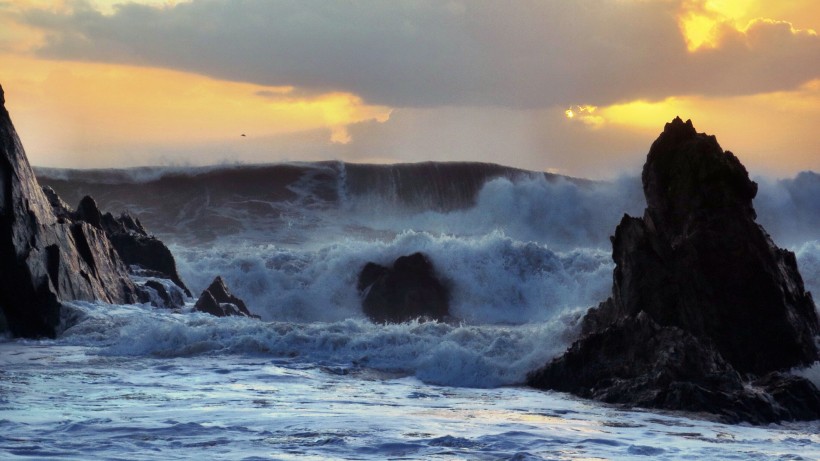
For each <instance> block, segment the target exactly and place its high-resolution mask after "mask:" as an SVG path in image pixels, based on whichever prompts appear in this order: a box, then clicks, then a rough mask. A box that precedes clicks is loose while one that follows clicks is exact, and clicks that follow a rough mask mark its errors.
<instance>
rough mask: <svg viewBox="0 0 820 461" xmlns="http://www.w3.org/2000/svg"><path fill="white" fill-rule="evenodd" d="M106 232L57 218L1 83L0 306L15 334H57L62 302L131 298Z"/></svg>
mask: <svg viewBox="0 0 820 461" xmlns="http://www.w3.org/2000/svg"><path fill="white" fill-rule="evenodd" d="M135 293H136V291H135V287H134V284H133V283H132V282H131V280H130V278H129V277H128V275H127V272H126V268H125V266H124V265H123V263H122V262H121V261H120V259H119V257H118V256H117V254H116V251H115V250H114V249H113V248H112V247H111V245H110V243H109V240H108V238H106V236H105V233H104V232H103V231H102V230H101V229H98V228H96V227H94V226H92V225H90V224H88V223H86V222H83V221H80V220H77V221H74V220H72V219H70V217H67V216H57V215H56V214H55V213H54V211H53V208H52V206H51V204H50V202H49V200H48V198H47V197H46V196H45V194H44V193H43V191H42V189H41V188H40V185H39V184H38V183H37V180H36V178H35V177H34V174H33V172H32V170H31V167H30V165H29V163H28V159H27V158H26V154H25V151H24V150H23V146H22V144H21V142H20V139H19V137H18V136H17V132H16V131H15V129H14V125H13V124H12V122H11V118H10V117H9V113H8V111H6V109H5V97H4V93H3V90H2V87H0V307H1V308H2V311H3V313H4V314H5V316H6V319H7V321H8V325H9V328H10V329H11V331H12V333H13V334H14V335H15V336H27V337H36V336H54V335H55V333H56V328H57V326H58V324H59V320H60V318H59V317H60V301H61V300H86V301H92V300H100V301H105V302H109V303H129V302H134V301H136V295H135Z"/></svg>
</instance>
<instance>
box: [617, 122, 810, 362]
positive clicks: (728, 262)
mask: <svg viewBox="0 0 820 461" xmlns="http://www.w3.org/2000/svg"><path fill="white" fill-rule="evenodd" d="M642 179H643V188H644V194H645V195H646V202H647V208H646V211H645V213H644V218H643V219H642V220H641V219H633V218H624V220H623V221H622V223H621V225H620V226H619V227H618V229H617V230H616V231H615V237H614V240H613V258H614V260H615V263H616V269H615V275H614V282H615V289H614V292H613V297H612V306H611V307H608V309H610V310H613V311H614V312H617V314H616V315H617V316H621V317H622V316H624V315H634V314H637V313H638V312H640V311H645V312H646V313H647V314H649V316H650V317H651V318H652V319H653V320H655V321H656V322H658V323H659V324H660V325H668V326H676V327H680V328H682V329H684V330H686V331H688V332H690V333H692V334H693V335H695V336H697V337H702V338H707V339H709V340H710V341H712V342H713V343H714V344H715V346H716V348H717V349H718V351H719V352H720V354H721V355H722V356H723V358H724V359H726V360H727V361H728V362H729V363H731V364H732V366H733V367H735V368H736V369H737V370H738V371H741V372H753V373H758V374H762V373H767V372H769V371H774V370H782V369H787V368H790V367H793V366H796V365H806V364H809V363H811V362H813V361H814V360H816V359H817V349H816V346H815V343H814V338H813V337H814V335H816V334H818V330H820V328H819V327H818V322H817V317H816V313H815V310H814V302H813V300H812V298H811V295H810V294H808V293H806V291H805V289H804V286H803V280H802V278H801V277H800V274H799V273H798V270H797V264H796V262H795V258H794V254H793V253H791V252H789V251H786V250H782V249H780V248H778V247H777V246H776V245H775V244H774V243H773V242H772V240H771V238H770V237H769V236H768V234H766V232H765V231H764V230H763V228H761V227H760V226H759V225H758V224H757V223H755V221H754V219H755V217H756V215H755V211H754V208H753V207H752V199H753V198H754V196H755V194H756V193H757V184H755V183H754V182H752V181H751V180H749V175H748V173H747V172H746V169H745V168H744V167H743V165H741V163H740V161H738V159H737V157H735V156H734V155H733V154H732V153H731V152H725V153H724V152H723V150H722V149H721V148H720V145H718V143H717V140H716V139H715V137H714V136H707V135H705V134H698V133H697V132H696V131H695V129H694V128H693V127H692V123H691V122H686V123H684V122H683V121H681V119H679V118H678V119H675V120H674V121H673V122H671V123H669V124H667V126H666V128H665V129H664V132H663V133H662V134H661V135H660V137H659V138H658V139H657V140H656V141H655V142H654V143H653V145H652V148H651V149H650V151H649V155H648V156H647V159H646V164H645V165H644V168H643V174H642ZM606 309H607V308H602V310H606Z"/></svg>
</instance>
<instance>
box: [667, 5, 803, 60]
mask: <svg viewBox="0 0 820 461" xmlns="http://www.w3.org/2000/svg"><path fill="white" fill-rule="evenodd" d="M773 3H775V4H776V3H788V4H791V5H792V10H791V12H792V13H794V11H795V8H794V6H795V4H801V3H803V4H804V5H803V6H804V8H805V7H806V6H807V5H808V4H809V2H799V1H798V2H766V3H765V4H764V2H762V1H761V0H685V1H683V2H682V3H681V9H680V12H679V15H678V24H679V26H680V29H681V33H682V34H683V37H684V39H685V41H686V46H687V48H688V50H689V51H690V52H695V51H698V50H700V49H709V48H717V47H718V46H719V45H721V43H722V42H723V40H724V38H725V37H726V36H727V35H733V34H737V33H740V34H746V33H747V32H748V31H749V29H753V26H754V25H755V23H757V22H767V23H784V24H788V29H789V30H790V32H791V33H792V34H800V33H805V34H814V35H816V32H815V31H814V30H813V29H811V28H808V27H807V28H805V29H800V28H799V27H796V26H794V25H793V23H791V22H786V21H783V20H782V19H781V18H784V17H792V16H781V14H788V13H789V12H790V11H789V9H784V8H782V6H781V8H777V7H774V8H772V5H771V4H773ZM802 10H803V9H800V10H798V11H802ZM811 11H814V14H815V17H817V15H818V8H817V7H816V4H815V5H814V8H812V9H811ZM772 18H775V19H772Z"/></svg>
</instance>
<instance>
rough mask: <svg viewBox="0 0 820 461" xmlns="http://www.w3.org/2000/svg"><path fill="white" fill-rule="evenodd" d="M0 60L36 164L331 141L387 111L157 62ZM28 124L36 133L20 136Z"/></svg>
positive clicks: (338, 96) (352, 99) (336, 96)
mask: <svg viewBox="0 0 820 461" xmlns="http://www.w3.org/2000/svg"><path fill="white" fill-rule="evenodd" d="M0 59H2V61H3V62H4V63H5V65H7V66H9V67H8V69H14V71H9V70H8V69H7V70H6V71H5V72H4V81H3V84H5V85H7V88H14V92H13V93H12V94H9V95H7V97H6V99H7V101H6V104H7V106H8V107H9V109H10V110H11V111H12V113H13V115H14V119H15V123H16V124H17V127H18V130H19V131H20V133H21V135H23V136H24V138H25V139H26V146H27V148H28V150H29V151H30V156H31V157H32V160H33V163H35V164H37V163H47V164H50V165H58V166H82V165H86V164H95V165H109V166H110V165H123V164H125V165H129V164H138V163H140V162H139V160H138V159H136V158H134V157H133V156H132V155H130V153H126V152H123V148H122V146H125V145H129V144H131V145H133V146H134V148H136V147H137V146H139V147H142V148H143V149H146V148H148V147H149V146H152V145H153V146H158V145H194V144H199V143H207V142H212V143H213V142H220V143H221V142H225V141H228V140H235V141H236V142H240V141H247V138H252V139H257V140H258V139H260V138H261V139H265V138H275V137H277V136H282V135H287V134H290V133H298V132H306V131H312V130H325V131H326V132H327V135H326V136H327V138H326V139H327V140H328V142H337V143H346V142H350V140H351V137H350V135H349V133H348V132H347V125H349V124H352V123H359V122H363V121H367V120H374V121H377V122H385V121H387V120H388V119H389V116H390V109H389V108H387V107H381V106H372V105H368V104H365V103H364V102H363V101H362V100H361V98H359V97H358V96H355V95H351V94H346V93H326V94H316V95H299V94H295V92H294V89H293V88H291V87H264V86H259V85H253V84H245V83H236V82H225V81H220V80H214V79H210V78H206V77H202V76H198V75H194V74H188V73H184V72H176V71H169V70H163V69H154V68H146V67H133V66H123V65H108V64H92V63H76V62H61V61H42V60H37V59H32V58H24V57H19V56H8V55H0ZM29 132H31V133H35V132H38V133H41V135H40V136H30V137H29V136H25V134H26V133H29ZM43 133H45V134H46V135H43ZM243 134H244V135H245V136H242V135H243ZM130 150H133V148H132V149H130ZM102 152H107V153H108V154H102ZM115 152H120V153H121V154H122V155H117V154H113V153H115ZM95 153H100V154H95ZM46 159H47V160H46ZM190 160H191V161H196V159H190Z"/></svg>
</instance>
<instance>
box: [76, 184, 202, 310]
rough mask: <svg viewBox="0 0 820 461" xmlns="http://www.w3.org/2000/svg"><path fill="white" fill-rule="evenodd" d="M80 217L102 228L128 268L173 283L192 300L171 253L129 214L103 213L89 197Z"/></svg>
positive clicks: (82, 202) (84, 200) (79, 209)
mask: <svg viewBox="0 0 820 461" xmlns="http://www.w3.org/2000/svg"><path fill="white" fill-rule="evenodd" d="M77 215H78V216H79V217H80V218H81V219H83V220H85V221H87V222H89V223H90V224H92V225H95V226H96V227H99V228H100V229H103V230H104V231H105V234H106V235H107V236H108V239H109V240H111V244H112V245H113V246H114V248H115V249H116V250H117V253H118V254H119V255H120V258H122V260H123V262H125V264H127V265H128V266H129V267H132V266H138V267H139V268H141V269H143V270H147V271H150V272H152V273H153V274H154V276H155V277H160V278H166V279H169V280H172V281H173V282H174V283H175V284H176V285H177V286H178V287H179V288H181V289H182V291H184V292H185V295H186V296H188V297H191V291H190V290H188V287H186V286H185V283H184V282H183V281H182V278H181V277H180V276H179V272H177V265H176V261H175V260H174V256H173V254H171V250H169V249H168V247H167V246H165V244H164V243H162V241H161V240H159V239H158V238H156V237H154V236H152V235H148V232H147V231H146V230H145V228H144V227H143V226H142V224H141V223H140V222H139V220H138V219H136V218H134V217H132V216H131V215H130V214H129V213H128V212H123V213H122V214H121V215H120V216H119V217H118V218H115V217H114V216H113V215H112V214H111V213H105V214H101V213H100V211H99V209H98V208H97V204H96V203H94V199H92V198H91V197H88V196H86V197H85V198H83V200H82V201H81V202H80V206H79V207H78V208H77Z"/></svg>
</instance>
